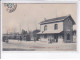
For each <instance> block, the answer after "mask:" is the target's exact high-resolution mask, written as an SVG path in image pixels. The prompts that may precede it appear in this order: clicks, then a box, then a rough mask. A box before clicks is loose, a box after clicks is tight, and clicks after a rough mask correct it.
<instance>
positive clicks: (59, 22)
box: [37, 15, 75, 43]
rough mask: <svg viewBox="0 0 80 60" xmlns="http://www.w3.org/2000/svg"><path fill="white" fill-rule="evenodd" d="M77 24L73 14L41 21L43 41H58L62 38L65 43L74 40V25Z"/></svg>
mask: <svg viewBox="0 0 80 60" xmlns="http://www.w3.org/2000/svg"><path fill="white" fill-rule="evenodd" d="M74 24H75V22H74V20H73V18H72V17H71V15H68V16H62V17H57V18H53V19H46V20H44V21H42V22H40V32H39V33H37V34H38V35H39V36H40V40H41V41H46V40H47V41H50V42H51V41H52V42H58V41H59V39H62V41H63V42H65V43H72V42H73V25H74Z"/></svg>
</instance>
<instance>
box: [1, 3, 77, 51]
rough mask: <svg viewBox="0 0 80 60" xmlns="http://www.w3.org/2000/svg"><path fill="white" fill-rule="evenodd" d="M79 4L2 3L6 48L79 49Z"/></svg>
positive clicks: (30, 49)
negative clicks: (77, 26)
mask: <svg viewBox="0 0 80 60" xmlns="http://www.w3.org/2000/svg"><path fill="white" fill-rule="evenodd" d="M76 25H77V4H76V3H2V50H3V51H77V36H76V33H77V28H76Z"/></svg>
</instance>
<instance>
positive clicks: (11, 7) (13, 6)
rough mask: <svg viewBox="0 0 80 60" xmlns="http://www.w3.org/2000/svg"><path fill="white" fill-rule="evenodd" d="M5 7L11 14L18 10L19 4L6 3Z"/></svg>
mask: <svg viewBox="0 0 80 60" xmlns="http://www.w3.org/2000/svg"><path fill="white" fill-rule="evenodd" d="M4 6H5V7H6V10H7V11H8V12H9V13H12V12H14V11H15V10H16V8H17V3H4Z"/></svg>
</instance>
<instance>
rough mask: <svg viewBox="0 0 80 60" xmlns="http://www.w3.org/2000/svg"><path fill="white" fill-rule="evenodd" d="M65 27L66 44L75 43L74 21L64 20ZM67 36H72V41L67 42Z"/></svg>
mask: <svg viewBox="0 0 80 60" xmlns="http://www.w3.org/2000/svg"><path fill="white" fill-rule="evenodd" d="M63 26H64V27H63V29H64V42H66V43H71V42H73V35H72V31H73V25H72V21H71V20H70V18H67V19H66V20H64V25H63ZM67 34H69V35H70V40H67Z"/></svg>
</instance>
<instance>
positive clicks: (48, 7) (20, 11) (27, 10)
mask: <svg viewBox="0 0 80 60" xmlns="http://www.w3.org/2000/svg"><path fill="white" fill-rule="evenodd" d="M2 9H3V12H2V29H3V33H6V32H7V31H9V32H13V31H14V30H15V31H16V32H18V31H19V32H20V27H21V29H25V30H28V29H29V30H31V31H33V30H34V29H36V27H37V29H39V28H40V26H39V23H40V22H41V21H43V20H44V18H46V19H51V18H55V17H61V16H67V15H69V14H71V16H72V18H73V19H74V21H75V22H76V21H77V17H76V15H77V5H76V4H20V3H19V4H17V8H16V10H15V11H14V12H12V13H9V12H8V11H7V10H6V7H5V6H4V4H3V6H2ZM73 29H76V28H75V27H74V28H73Z"/></svg>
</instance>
